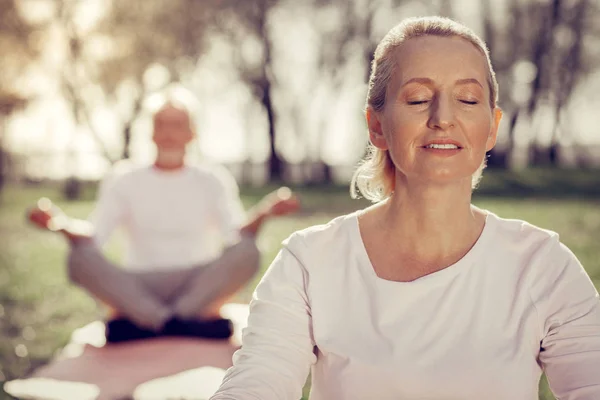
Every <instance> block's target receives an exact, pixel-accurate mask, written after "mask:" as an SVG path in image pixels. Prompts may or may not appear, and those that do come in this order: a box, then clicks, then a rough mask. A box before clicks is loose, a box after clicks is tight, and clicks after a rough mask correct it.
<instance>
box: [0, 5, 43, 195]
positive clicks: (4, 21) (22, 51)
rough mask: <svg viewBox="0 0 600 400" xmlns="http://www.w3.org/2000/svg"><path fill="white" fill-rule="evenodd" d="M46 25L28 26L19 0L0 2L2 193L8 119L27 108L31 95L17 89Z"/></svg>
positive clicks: (0, 166) (0, 146)
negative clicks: (4, 142)
mask: <svg viewBox="0 0 600 400" xmlns="http://www.w3.org/2000/svg"><path fill="white" fill-rule="evenodd" d="M44 28H45V27H44V26H35V25H32V24H29V23H27V22H26V21H25V20H24V18H23V16H22V14H21V13H20V12H19V7H18V3H17V1H15V0H0V51H1V53H2V54H3V56H2V57H0V190H1V189H2V188H3V186H4V183H5V180H6V163H7V161H6V158H7V154H6V149H5V148H4V144H3V141H4V139H3V136H4V128H5V124H6V120H7V118H8V117H9V116H10V115H11V114H12V113H13V112H15V111H17V110H20V109H23V108H24V107H25V106H26V105H27V103H28V102H29V100H30V96H31V94H30V93H22V92H21V91H19V90H18V89H17V85H16V83H18V82H19V79H21V78H22V77H23V75H24V73H25V72H26V71H27V67H28V66H29V65H30V64H31V63H33V62H34V61H35V59H36V58H37V56H38V55H39V42H40V40H39V39H40V32H41V31H42V30H43V29H44Z"/></svg>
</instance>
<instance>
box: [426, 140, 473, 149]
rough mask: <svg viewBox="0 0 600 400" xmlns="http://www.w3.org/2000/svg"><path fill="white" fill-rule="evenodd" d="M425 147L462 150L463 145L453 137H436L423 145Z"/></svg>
mask: <svg viewBox="0 0 600 400" xmlns="http://www.w3.org/2000/svg"><path fill="white" fill-rule="evenodd" d="M421 148H423V149H439V150H460V149H462V148H463V146H462V145H461V144H460V143H459V142H457V141H456V140H452V139H434V140H430V141H428V142H427V143H425V144H424V145H423V146H421Z"/></svg>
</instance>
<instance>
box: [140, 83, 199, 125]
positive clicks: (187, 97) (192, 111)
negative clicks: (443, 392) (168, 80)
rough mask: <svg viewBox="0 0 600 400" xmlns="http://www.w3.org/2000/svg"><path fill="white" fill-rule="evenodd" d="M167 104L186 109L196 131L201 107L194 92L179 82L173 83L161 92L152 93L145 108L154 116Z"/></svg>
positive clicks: (146, 100)
mask: <svg viewBox="0 0 600 400" xmlns="http://www.w3.org/2000/svg"><path fill="white" fill-rule="evenodd" d="M167 106H172V107H174V108H177V109H179V110H183V111H185V112H186V113H187V114H188V116H189V118H190V125H191V128H192V130H193V131H194V132H195V131H196V123H197V120H196V119H197V115H196V113H197V112H198V110H199V108H200V107H199V103H198V99H197V97H196V95H194V93H192V92H191V91H190V90H188V89H186V88H185V87H183V86H181V85H179V84H172V85H170V86H168V87H167V88H165V89H163V90H161V91H159V92H156V93H152V94H151V95H149V96H148V97H147V98H146V99H145V101H144V108H145V109H146V110H147V111H148V112H149V114H150V115H152V116H154V115H155V114H156V113H157V112H159V111H161V110H162V109H164V108H165V107H167Z"/></svg>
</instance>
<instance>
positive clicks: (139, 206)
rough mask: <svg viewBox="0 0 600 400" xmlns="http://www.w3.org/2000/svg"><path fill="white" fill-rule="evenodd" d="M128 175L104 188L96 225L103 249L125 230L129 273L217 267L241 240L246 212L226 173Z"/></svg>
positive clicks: (146, 171) (141, 171)
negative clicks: (209, 264)
mask: <svg viewBox="0 0 600 400" xmlns="http://www.w3.org/2000/svg"><path fill="white" fill-rule="evenodd" d="M123 169H124V170H125V171H124V172H122V171H118V172H115V173H114V174H112V175H111V176H109V177H108V178H107V179H105V181H104V182H103V184H102V185H101V187H100V191H99V196H98V202H97V205H96V208H95V210H94V212H93V213H92V217H91V220H92V222H93V224H94V227H95V241H96V243H97V245H98V246H102V245H104V244H105V242H106V241H107V240H108V238H109V237H110V235H111V234H112V233H113V231H114V230H115V228H117V227H118V226H122V227H124V228H125V239H126V248H125V250H126V252H125V253H126V254H125V267H127V268H131V269H138V270H140V269H145V270H147V269H154V268H169V267H187V266H189V267H191V266H194V265H198V264H202V263H206V262H209V261H212V260H213V259H214V258H216V257H217V256H218V255H219V254H220V252H221V250H222V248H223V245H224V243H227V242H231V241H233V240H235V237H236V235H237V234H238V233H239V228H240V226H241V225H242V223H243V222H244V209H243V206H242V204H241V202H240V198H239V191H238V186H237V184H236V182H235V180H234V179H233V177H232V176H231V174H229V173H228V172H227V171H226V170H224V169H222V168H217V167H206V166H185V167H183V168H181V169H178V170H175V171H164V170H160V169H157V168H155V167H153V166H146V167H136V168H127V167H125V168H121V170H123ZM117 170H118V168H117Z"/></svg>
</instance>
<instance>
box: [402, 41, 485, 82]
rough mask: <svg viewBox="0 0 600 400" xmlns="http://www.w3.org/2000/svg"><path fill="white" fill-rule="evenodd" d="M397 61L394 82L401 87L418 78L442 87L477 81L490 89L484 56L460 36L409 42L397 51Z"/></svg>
mask: <svg viewBox="0 0 600 400" xmlns="http://www.w3.org/2000/svg"><path fill="white" fill-rule="evenodd" d="M394 61H395V64H396V68H395V71H394V76H393V80H394V81H395V83H396V84H399V85H402V82H405V81H407V80H409V79H412V78H417V77H418V78H429V79H431V80H433V81H434V82H436V83H440V84H442V83H447V82H454V81H456V80H459V79H468V78H475V79H477V80H478V81H479V82H480V83H481V84H482V85H484V86H487V85H485V82H486V81H487V77H488V65H487V60H486V57H485V55H484V54H483V53H482V52H481V50H479V49H478V48H477V47H475V45H474V44H473V43H471V42H469V41H467V40H466V39H463V38H460V37H457V36H453V37H439V36H422V37H417V38H412V39H409V40H407V41H406V42H404V43H403V44H401V45H400V46H398V48H397V49H396V50H395V53H394Z"/></svg>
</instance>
